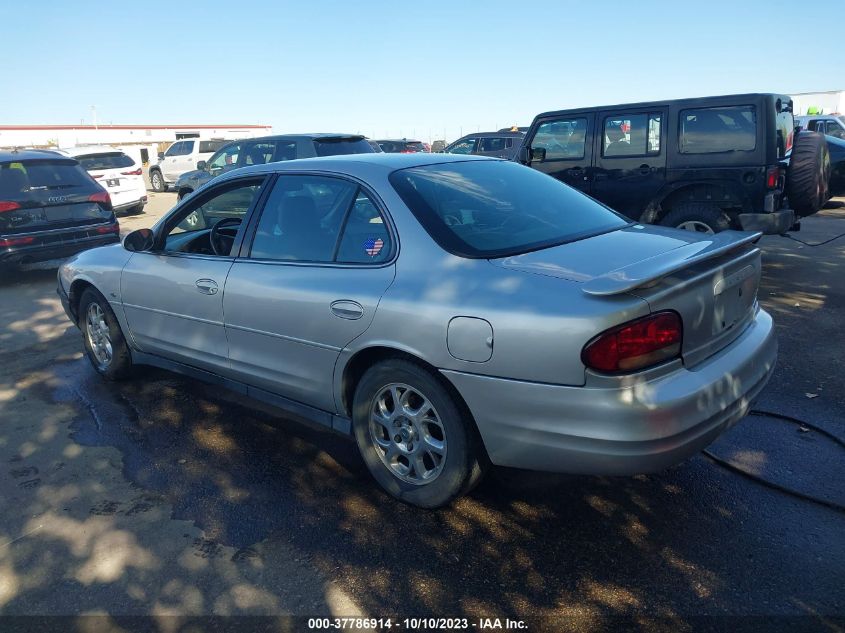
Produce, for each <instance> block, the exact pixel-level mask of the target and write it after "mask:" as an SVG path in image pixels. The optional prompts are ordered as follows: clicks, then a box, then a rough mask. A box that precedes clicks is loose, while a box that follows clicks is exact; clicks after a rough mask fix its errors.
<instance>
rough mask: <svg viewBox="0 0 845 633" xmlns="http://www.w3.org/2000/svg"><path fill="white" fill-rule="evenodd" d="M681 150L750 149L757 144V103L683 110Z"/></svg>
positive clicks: (726, 150) (699, 152) (718, 150)
mask: <svg viewBox="0 0 845 633" xmlns="http://www.w3.org/2000/svg"><path fill="white" fill-rule="evenodd" d="M680 128H681V129H680V131H679V134H678V144H679V147H678V149H679V151H680V152H681V153H682V154H715V153H718V152H748V151H752V150H754V148H756V147H757V116H756V113H755V110H754V106H750V105H748V106H727V107H722V108H701V109H696V110H681V116H680Z"/></svg>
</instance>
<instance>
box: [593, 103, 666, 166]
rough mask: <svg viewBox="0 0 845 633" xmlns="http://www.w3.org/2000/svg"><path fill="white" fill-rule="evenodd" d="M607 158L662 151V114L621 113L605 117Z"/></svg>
mask: <svg viewBox="0 0 845 633" xmlns="http://www.w3.org/2000/svg"><path fill="white" fill-rule="evenodd" d="M603 131H604V146H603V148H602V155H603V156H604V157H605V158H613V157H617V156H645V155H647V154H658V153H660V114H659V113H653V114H619V115H611V116H609V117H605V119H604V129H603Z"/></svg>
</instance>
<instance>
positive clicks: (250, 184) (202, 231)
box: [163, 179, 263, 256]
mask: <svg viewBox="0 0 845 633" xmlns="http://www.w3.org/2000/svg"><path fill="white" fill-rule="evenodd" d="M262 180H263V179H259V180H248V181H239V182H236V183H229V184H227V185H224V186H221V187H217V188H216V189H215V190H214V191H212V192H209V193H208V194H207V195H204V196H202V197H201V198H200V199H198V200H196V201H192V202H191V203H190V204H186V205H185V206H183V207H182V208H181V209H180V210H179V211H178V212H177V213H176V214H175V215H174V216H173V217H172V218H170V219H168V221H167V223H166V225H165V226H166V227H170V228H169V230H167V232H166V233H165V236H164V248H163V250H164V252H169V253H198V254H203V255H221V256H226V255H230V254H231V248H232V246H233V245H234V242H235V237H236V235H237V233H238V231H239V230H240V229H241V226H242V224H243V220H244V219H245V217H246V214H247V211H248V210H249V208H250V206H251V205H252V203H253V201H254V200H255V198H256V197H257V196H258V193H259V191H260V189H261V183H262ZM221 222H224V223H225V224H223V225H221V226H220V227H217V228H218V230H217V231H216V232H215V233H218V235H212V229H214V228H215V227H216V226H217V225H218V224H220V223H221ZM212 240H217V244H216V245H215V244H213V243H212Z"/></svg>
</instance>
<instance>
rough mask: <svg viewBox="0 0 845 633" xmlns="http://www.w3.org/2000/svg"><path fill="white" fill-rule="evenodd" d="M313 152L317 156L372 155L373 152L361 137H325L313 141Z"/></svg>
mask: <svg viewBox="0 0 845 633" xmlns="http://www.w3.org/2000/svg"><path fill="white" fill-rule="evenodd" d="M314 151H316V152H317V156H338V155H341V154H372V153H373V152H374V151H375V150H374V149H373V148H372V147H370V144H369V143H368V142H367V139H365V138H364V137H363V136H327V137H323V138H315V139H314Z"/></svg>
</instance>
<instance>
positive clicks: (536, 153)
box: [531, 147, 546, 163]
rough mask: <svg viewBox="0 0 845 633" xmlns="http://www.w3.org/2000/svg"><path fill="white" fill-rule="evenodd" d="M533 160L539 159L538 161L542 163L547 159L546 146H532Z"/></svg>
mask: <svg viewBox="0 0 845 633" xmlns="http://www.w3.org/2000/svg"><path fill="white" fill-rule="evenodd" d="M531 160H532V161H535V160H536V161H537V162H538V163H542V162H543V161H544V160H546V148H545V147H532V148H531Z"/></svg>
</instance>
